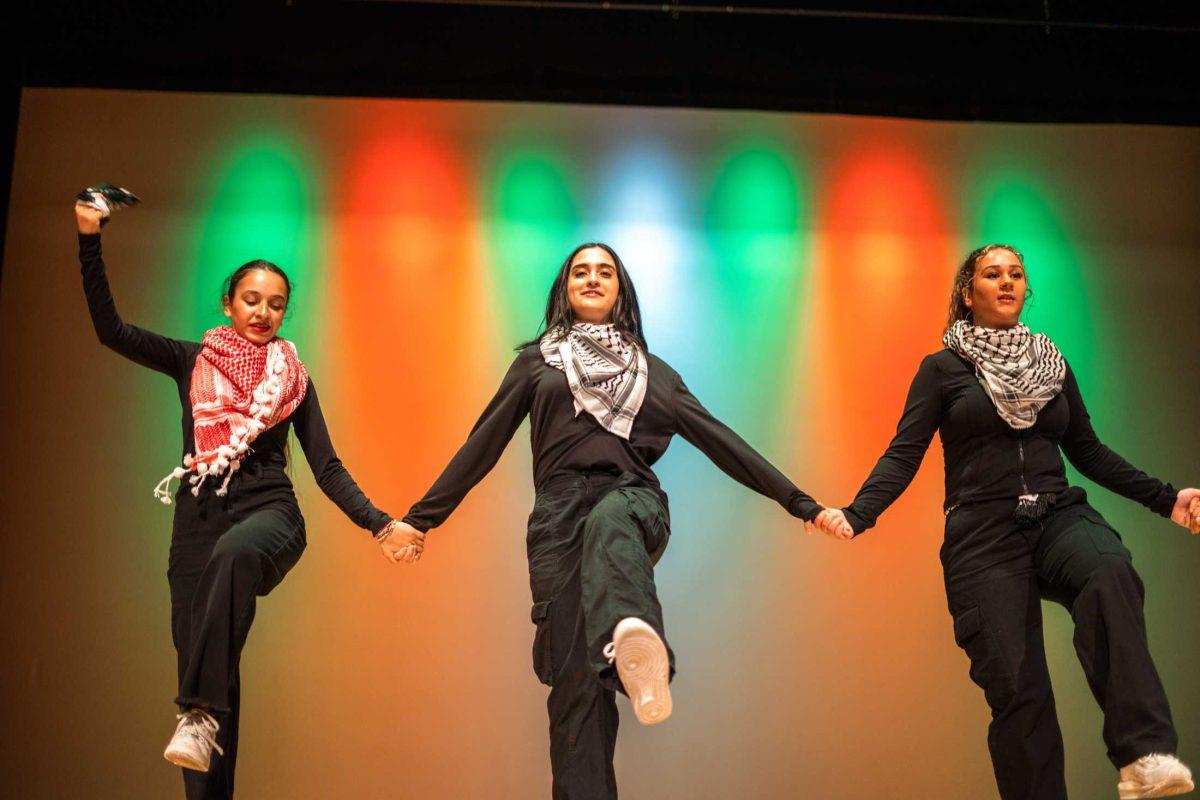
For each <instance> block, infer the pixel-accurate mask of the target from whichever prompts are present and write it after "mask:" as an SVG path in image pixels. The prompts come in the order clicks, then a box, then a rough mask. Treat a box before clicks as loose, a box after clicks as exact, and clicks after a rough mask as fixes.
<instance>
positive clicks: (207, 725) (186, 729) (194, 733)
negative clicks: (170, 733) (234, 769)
mask: <svg viewBox="0 0 1200 800" xmlns="http://www.w3.org/2000/svg"><path fill="white" fill-rule="evenodd" d="M185 718H186V719H187V722H185V723H184V725H183V730H182V731H180V733H182V734H184V735H186V736H191V737H193V738H195V739H199V740H200V741H202V742H207V743H208V744H209V746H211V747H212V749H213V750H216V751H217V753H218V754H220V755H225V751H224V750H222V749H221V745H219V744H217V721H216V720H215V719H213V718H212V717H211V716H209V715H208V714H206V713H204V712H203V711H196V710H195V709H193V710H191V711H185V712H184V713H182V714H176V715H175V719H185Z"/></svg>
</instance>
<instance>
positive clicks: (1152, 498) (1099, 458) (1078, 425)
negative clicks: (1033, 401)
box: [1062, 365, 1200, 533]
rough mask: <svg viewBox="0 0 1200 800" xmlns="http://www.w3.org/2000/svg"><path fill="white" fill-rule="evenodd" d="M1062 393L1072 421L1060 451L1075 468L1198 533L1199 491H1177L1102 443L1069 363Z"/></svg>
mask: <svg viewBox="0 0 1200 800" xmlns="http://www.w3.org/2000/svg"><path fill="white" fill-rule="evenodd" d="M1063 395H1064V396H1065V397H1066V398H1067V406H1068V408H1069V409H1070V412H1071V420H1070V422H1069V423H1068V424H1067V430H1066V433H1065V434H1064V435H1063V439H1062V451H1063V453H1064V454H1065V455H1066V457H1067V459H1068V460H1070V462H1071V463H1072V464H1074V465H1075V468H1076V469H1078V470H1079V471H1080V472H1081V473H1083V475H1084V476H1085V477H1087V478H1089V479H1090V480H1093V481H1095V482H1096V483H1098V484H1100V485H1101V486H1103V487H1104V488H1106V489H1109V490H1111V491H1113V492H1116V493H1117V494H1119V495H1122V496H1123V497H1128V498H1129V499H1130V500H1134V501H1136V502H1138V503H1141V504H1142V505H1144V506H1146V508H1148V509H1150V510H1151V511H1153V512H1154V513H1156V514H1160V515H1162V516H1164V517H1169V518H1171V519H1172V520H1173V521H1174V522H1176V523H1178V524H1180V525H1182V526H1183V527H1185V528H1189V529H1190V530H1191V531H1192V533H1197V532H1200V519H1198V518H1197V512H1200V490H1197V489H1184V490H1183V491H1176V490H1175V487H1174V486H1172V485H1171V484H1169V483H1163V482H1162V481H1160V480H1158V479H1157V478H1153V477H1151V476H1149V475H1147V474H1146V473H1145V472H1142V471H1141V470H1140V469H1138V468H1137V467H1135V466H1133V465H1132V464H1130V463H1129V462H1128V461H1126V460H1125V459H1124V458H1122V457H1121V456H1120V455H1119V454H1118V453H1116V452H1114V451H1113V450H1112V448H1110V447H1109V446H1108V445H1106V444H1104V443H1103V442H1101V441H1100V437H1099V436H1097V435H1096V431H1095V429H1094V428H1093V427H1092V418H1091V416H1090V415H1089V414H1088V410H1087V406H1085V405H1084V402H1083V395H1082V394H1080V392H1079V382H1078V381H1077V380H1076V379H1075V373H1074V372H1073V371H1072V370H1071V367H1070V366H1069V365H1068V366H1067V376H1066V379H1065V380H1064V381H1063Z"/></svg>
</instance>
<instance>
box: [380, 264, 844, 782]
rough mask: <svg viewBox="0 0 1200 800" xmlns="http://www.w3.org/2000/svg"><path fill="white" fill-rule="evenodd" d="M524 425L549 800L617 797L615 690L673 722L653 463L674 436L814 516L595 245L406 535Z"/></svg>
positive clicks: (814, 508) (568, 269) (659, 496)
mask: <svg viewBox="0 0 1200 800" xmlns="http://www.w3.org/2000/svg"><path fill="white" fill-rule="evenodd" d="M527 416H528V417H529V420H530V435H531V444H532V447H533V472H534V475H533V478H534V486H535V487H536V489H537V499H536V501H535V503H534V507H533V513H532V514H531V515H530V517H529V530H528V535H527V537H526V543H527V548H528V555H529V580H530V586H531V589H532V593H533V609H532V613H531V617H532V620H533V622H534V623H535V625H536V633H535V637H534V643H533V666H534V671H535V672H536V674H537V676H538V678H539V679H540V680H541V681H542V682H543V683H546V684H547V685H549V686H551V687H552V688H551V691H550V700H549V706H548V710H549V714H550V760H551V765H552V771H553V776H554V797H556V798H565V797H570V798H573V799H574V800H586V799H588V798H614V797H616V796H617V789H616V779H615V776H614V773H613V766H612V758H613V748H614V747H615V745H616V734H617V705H616V694H615V693H616V692H618V691H620V692H624V693H626V694H627V695H628V696H629V699H630V702H631V703H632V705H633V710H634V713H635V714H636V716H637V718H638V720H639V721H641V722H642V723H644V724H647V725H649V724H653V723H657V722H661V721H663V720H664V719H666V718H667V717H668V716H669V715H670V713H671V695H670V690H669V681H670V679H671V676H672V675H673V674H674V657H673V655H672V653H671V650H670V648H669V647H668V646H667V644H666V634H665V632H664V628H663V616H662V608H661V606H660V604H659V602H658V596H657V592H656V590H655V586H654V565H655V563H656V562H657V561H658V559H659V557H660V556H661V555H662V553H663V551H664V550H665V549H666V546H667V538H668V535H669V531H670V528H669V521H668V515H667V497H666V494H665V493H664V492H663V491H662V489H661V488H660V487H659V483H658V478H657V477H656V476H655V474H654V471H653V469H652V466H653V465H654V463H655V462H656V461H657V460H658V458H659V457H660V456H661V455H662V454H663V451H665V450H666V449H667V445H668V444H669V443H670V441H671V438H672V437H673V436H674V435H675V434H680V435H681V436H683V437H684V438H685V439H687V440H688V441H689V442H691V443H692V444H694V445H695V446H696V447H698V448H699V449H700V450H701V451H702V452H704V454H705V455H707V456H708V457H709V458H710V459H712V461H713V462H714V463H715V464H716V465H717V466H718V467H720V468H721V469H722V470H723V471H724V472H726V473H727V474H728V475H729V476H731V477H732V478H733V479H734V480H737V481H738V482H740V483H742V484H744V485H745V486H748V487H749V488H751V489H753V490H755V491H756V492H759V493H760V494H763V495H765V496H767V497H769V498H770V499H772V500H775V501H776V502H778V503H779V504H780V505H781V506H783V507H784V508H785V509H787V511H788V512H789V513H791V514H792V515H794V516H797V517H800V518H802V519H804V520H806V521H811V520H813V519H814V518H815V517H816V515H817V514H818V512H820V511H821V507H820V506H819V505H817V504H816V503H815V502H814V501H813V499H812V498H811V497H809V496H808V495H807V494H805V493H804V492H802V491H800V490H799V489H797V488H796V487H795V485H793V484H792V482H791V481H790V480H788V479H787V478H786V477H784V475H783V474H782V473H780V472H779V470H777V469H775V467H773V466H772V465H771V464H770V463H769V462H768V461H767V460H766V459H764V458H763V457H762V456H761V455H759V454H758V453H757V452H756V451H755V450H754V449H753V448H752V447H750V445H748V444H746V442H745V441H743V440H742V439H741V438H740V437H739V436H738V435H737V434H735V433H734V432H733V431H731V430H730V429H729V428H727V427H725V426H724V425H722V424H721V423H720V422H719V421H717V420H716V419H714V418H713V417H712V415H711V414H709V413H708V411H706V410H705V408H704V407H703V406H702V405H700V403H699V402H698V401H697V400H696V398H695V397H693V396H692V394H691V392H689V391H688V389H687V386H686V385H684V383H683V381H682V379H680V377H679V375H678V373H676V372H675V371H674V370H673V369H671V368H670V367H669V366H667V364H666V363H665V362H664V361H662V359H660V358H658V357H656V356H655V355H653V354H652V353H650V352H649V350H647V348H646V340H645V337H644V336H643V334H642V320H641V312H640V310H639V308H638V301H637V292H636V291H635V290H634V287H633V283H632V281H631V280H630V278H629V274H628V273H627V272H626V271H625V268H624V266H623V265H622V264H621V259H620V258H618V257H617V254H616V253H615V252H613V250H612V249H611V248H610V247H608V246H606V245H602V244H585V245H581V246H580V247H578V248H576V249H575V251H574V252H572V253H571V255H570V256H568V257H567V259H566V261H564V262H563V265H562V267H561V268H560V270H559V273H558V277H557V279H556V280H555V281H554V285H553V286H552V287H551V289H550V297H549V299H548V301H547V304H546V316H545V333H543V334H542V335H541V336H540V337H538V338H537V339H536V340H534V341H532V342H528V343H527V344H525V345H523V346H522V347H521V348H520V352H519V354H518V355H517V357H516V360H515V361H513V364H512V366H511V367H510V368H509V370H508V374H507V375H506V376H505V377H504V381H503V382H502V383H501V385H500V389H499V390H498V391H497V392H496V395H495V397H494V398H493V399H492V401H491V403H489V404H488V406H487V408H486V409H484V412H483V415H482V416H481V417H480V418H479V421H478V422H477V423H476V424H475V427H474V428H473V429H472V430H471V434H470V436H469V437H468V439H467V441H466V443H465V444H464V445H463V446H462V448H461V449H460V450H459V451H458V453H457V454H456V455H455V456H454V458H453V459H451V461H450V463H449V465H448V466H447V467H446V469H445V470H444V471H443V472H442V474H441V477H439V478H438V479H437V481H436V482H435V483H434V484H433V487H432V488H430V490H429V491H428V493H427V494H426V495H425V497H424V498H423V499H422V500H420V501H419V502H418V503H417V504H416V505H414V506H413V507H412V509H411V510H410V511H409V512H408V515H407V516H406V517H405V518H404V520H403V523H402V524H404V525H410V526H412V528H411V529H412V530H419V531H427V530H429V529H430V528H434V527H437V526H438V525H440V524H442V523H443V522H444V521H445V520H446V518H447V517H448V516H449V515H450V513H451V512H452V511H453V510H454V509H455V507H456V506H457V505H458V504H459V503H460V502H461V501H462V499H463V498H464V497H465V496H466V494H467V492H468V491H470V489H471V488H472V487H473V486H474V485H475V484H476V483H478V482H479V481H480V480H481V479H482V478H483V477H484V476H485V475H486V474H487V473H488V471H489V470H491V468H492V466H493V465H494V464H495V463H496V461H497V459H499V458H500V454H501V453H502V452H503V451H504V448H505V446H506V445H507V444H508V442H509V440H510V439H511V438H512V436H513V433H515V432H516V429H517V427H518V426H519V425H520V424H521V422H522V420H524V419H525V417H527Z"/></svg>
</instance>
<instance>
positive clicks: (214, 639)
mask: <svg viewBox="0 0 1200 800" xmlns="http://www.w3.org/2000/svg"><path fill="white" fill-rule="evenodd" d="M213 503H214V504H215V503H216V501H213ZM222 505H226V504H222ZM181 510H183V509H181ZM206 510H207V511H210V512H213V513H212V514H211V515H208V514H201V516H202V517H203V519H202V520H200V521H201V522H206V523H209V524H199V525H190V526H189V525H181V524H178V521H177V524H176V526H175V532H174V535H173V536H172V539H171V554H170V565H169V567H168V570H167V577H168V581H169V583H170V586H171V634H172V638H173V640H174V642H175V652H176V653H177V655H178V666H179V695H178V696H177V697H176V698H175V702H176V703H178V704H179V706H180V708H181V709H187V708H191V707H192V706H195V705H201V706H205V707H207V708H209V709H211V711H212V713H213V716H214V717H215V718H216V719H217V722H218V723H219V724H220V730H219V732H218V734H217V743H218V744H219V745H220V746H221V748H222V749H223V750H224V751H225V754H224V755H223V756H221V755H218V754H217V752H216V751H215V750H214V751H213V754H212V762H211V763H212V766H211V767H210V768H209V771H208V772H196V771H195V770H189V769H185V770H183V782H184V790H185V793H186V796H187V797H188V800H200V799H201V798H206V799H207V798H229V797H232V796H233V772H234V765H235V764H236V762H237V745H238V709H239V705H240V703H239V700H240V692H241V679H240V675H239V671H238V664H239V662H240V660H241V654H242V646H243V645H245V643H246V636H247V634H248V633H249V632H250V625H251V623H252V622H253V621H254V611H255V601H256V598H258V597H260V596H263V595H265V594H267V593H268V592H270V591H271V590H272V589H274V588H275V587H276V586H278V585H279V582H280V581H282V580H283V577H284V575H286V574H287V572H288V570H290V569H291V568H292V567H293V566H295V564H296V562H297V561H298V560H299V559H300V555H301V553H303V552H304V547H305V544H306V540H305V533H304V519H303V517H301V516H300V512H299V509H298V508H296V507H295V503H294V501H293V502H292V503H276V504H272V505H268V506H267V507H265V508H257V509H255V510H252V511H248V512H246V513H239V510H238V509H237V508H236V507H234V508H232V509H229V508H225V509H221V510H220V511H218V510H216V509H212V508H210V509H206ZM185 513H186V512H185ZM234 520H236V521H234ZM193 521H196V520H193ZM213 523H216V524H217V526H219V528H223V530H220V531H219V532H218V531H215V530H213V527H214V524H213ZM221 523H227V524H221Z"/></svg>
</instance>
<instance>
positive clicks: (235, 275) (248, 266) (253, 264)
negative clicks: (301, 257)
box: [221, 258, 292, 307]
mask: <svg viewBox="0 0 1200 800" xmlns="http://www.w3.org/2000/svg"><path fill="white" fill-rule="evenodd" d="M256 269H264V270H266V271H267V272H274V273H275V274H276V275H278V276H279V277H281V278H283V285H284V286H285V287H287V304H288V306H289V307H290V306H291V304H292V281H291V280H290V279H289V278H288V276H287V273H286V272H284V271H283V270H282V269H281V268H280V267H279V265H277V264H272V263H271V262H270V261H264V260H263V259H261V258H256V259H254V260H253V261H247V262H246V263H245V264H242V265H241V266H240V267H238V268H237V269H235V270H234V271H233V272H232V274H230V276H229V277H228V278H226V279H225V285H224V287H223V288H222V290H221V293H222V294H223V295H224V297H225V299H226V300H228V301H229V302H230V303H232V302H233V295H234V292H236V291H237V287H238V284H239V283H241V282H242V278H244V277H246V276H247V275H249V274H250V273H251V272H253V271H254V270H256Z"/></svg>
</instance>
